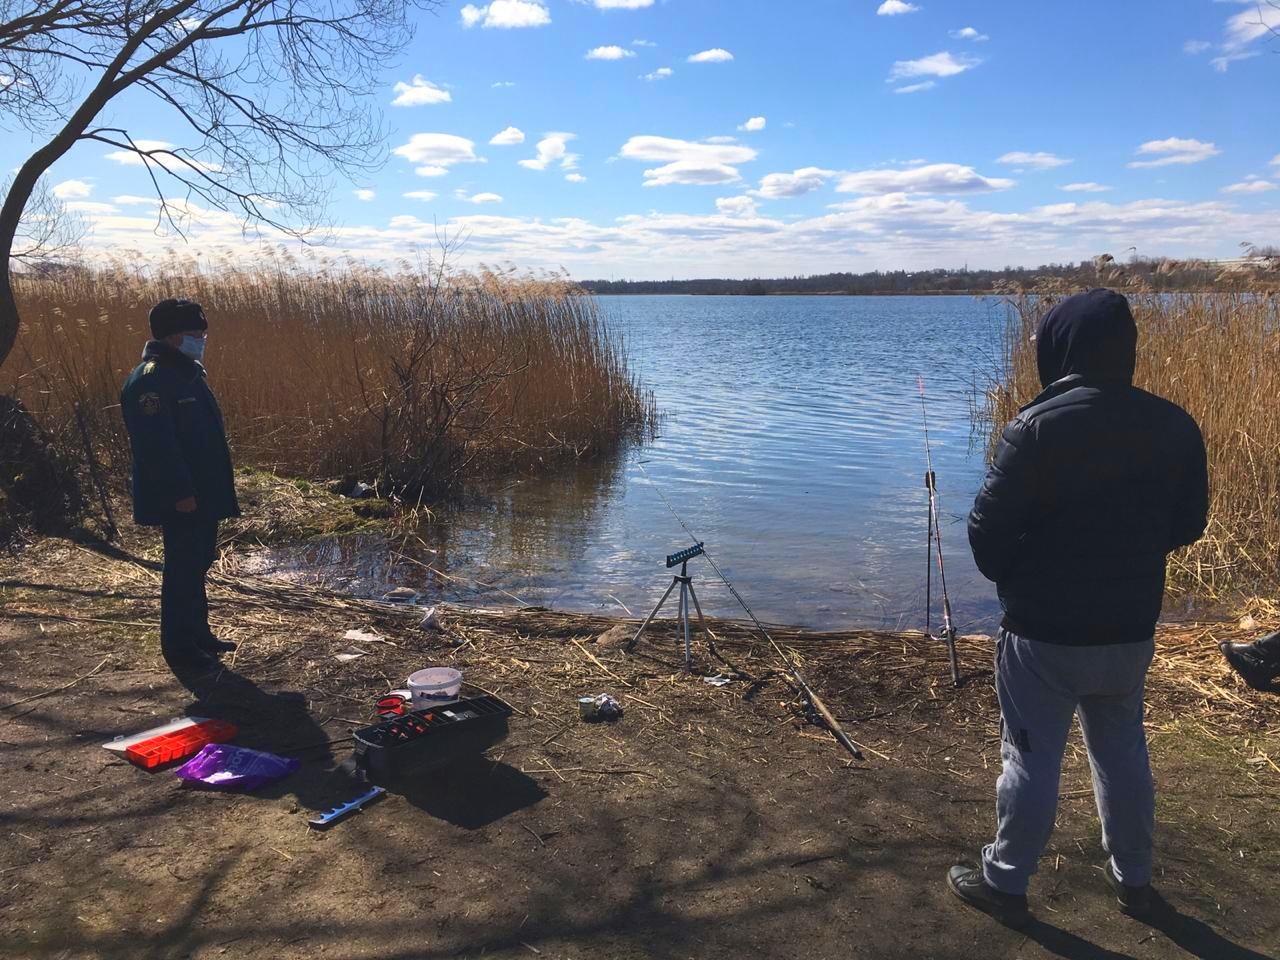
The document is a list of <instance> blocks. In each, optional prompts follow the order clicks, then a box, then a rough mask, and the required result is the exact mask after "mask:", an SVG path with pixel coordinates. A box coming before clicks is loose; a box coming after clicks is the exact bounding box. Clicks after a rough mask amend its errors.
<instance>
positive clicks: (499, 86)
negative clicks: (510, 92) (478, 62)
mask: <svg viewBox="0 0 1280 960" xmlns="http://www.w3.org/2000/svg"><path fill="white" fill-rule="evenodd" d="M514 86H515V81H514V80H495V81H494V82H493V83H491V84H489V89H491V90H505V89H506V88H508V87H514Z"/></svg>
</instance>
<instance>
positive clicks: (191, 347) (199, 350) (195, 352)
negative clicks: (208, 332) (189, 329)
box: [178, 337, 205, 363]
mask: <svg viewBox="0 0 1280 960" xmlns="http://www.w3.org/2000/svg"><path fill="white" fill-rule="evenodd" d="M204 345H205V338H204V337H183V338H182V343H180V344H178V349H179V350H180V351H181V352H182V353H184V354H186V355H187V356H188V357H190V358H191V359H192V360H194V361H196V362H197V363H199V362H200V361H202V360H203V359H204Z"/></svg>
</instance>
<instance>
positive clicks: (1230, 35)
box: [1183, 0, 1280, 73]
mask: <svg viewBox="0 0 1280 960" xmlns="http://www.w3.org/2000/svg"><path fill="white" fill-rule="evenodd" d="M1236 2H1237V3H1239V4H1240V5H1242V6H1244V7H1246V9H1245V10H1243V11H1241V12H1240V13H1237V14H1234V15H1232V16H1231V17H1229V18H1228V19H1227V22H1226V26H1225V27H1224V32H1225V37H1224V38H1223V41H1222V45H1221V47H1219V51H1220V54H1219V56H1216V57H1214V58H1213V59H1212V60H1210V61H1209V62H1210V64H1212V65H1213V68H1214V69H1215V70H1217V71H1218V72H1219V73H1225V72H1226V71H1227V70H1228V69H1229V68H1230V66H1231V64H1233V63H1237V62H1239V61H1241V60H1251V59H1253V58H1254V57H1256V56H1259V55H1260V54H1261V51H1260V50H1258V49H1256V47H1254V44H1255V43H1256V41H1258V40H1261V39H1262V38H1264V37H1270V36H1273V35H1275V34H1280V5H1277V4H1275V3H1272V2H1265V3H1264V2H1262V0H1236ZM1200 43H1202V41H1188V44H1187V45H1185V46H1184V47H1183V49H1184V50H1187V52H1188V53H1191V52H1196V53H1199V52H1201V51H1202V50H1204V49H1206V48H1205V47H1202V46H1200ZM1193 44H1194V45H1195V46H1196V49H1195V50H1194V51H1193V50H1192V49H1191V47H1192V45H1193Z"/></svg>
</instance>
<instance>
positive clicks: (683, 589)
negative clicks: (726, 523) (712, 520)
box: [623, 543, 707, 673]
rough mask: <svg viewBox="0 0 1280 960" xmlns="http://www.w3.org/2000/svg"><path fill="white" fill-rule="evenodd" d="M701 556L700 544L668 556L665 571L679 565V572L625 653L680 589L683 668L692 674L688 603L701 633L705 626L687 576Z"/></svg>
mask: <svg viewBox="0 0 1280 960" xmlns="http://www.w3.org/2000/svg"><path fill="white" fill-rule="evenodd" d="M701 555H702V544H701V543H699V544H697V545H696V546H692V547H689V548H688V549H686V550H680V551H678V552H676V553H673V554H670V555H669V556H668V557H667V569H668V570H669V569H671V568H672V567H674V566H675V565H676V564H680V572H679V573H674V574H672V575H671V585H670V586H668V587H667V592H666V593H664V594H663V595H662V599H660V600H659V601H658V602H657V603H656V604H655V605H654V607H653V609H652V610H651V611H649V616H647V617H645V618H644V623H642V624H640V629H639V630H637V631H636V635H635V636H634V637H632V638H631V641H630V642H629V643H628V644H627V645H626V647H624V648H623V649H625V650H626V651H627V653H630V652H631V651H632V650H634V649H635V648H636V644H638V643H639V642H640V637H641V636H643V635H644V632H645V630H646V629H647V628H648V626H649V624H650V623H652V622H653V618H654V617H656V616H657V615H658V611H660V610H661V609H662V605H663V604H665V603H666V602H667V597H669V596H671V591H672V590H674V589H675V588H676V586H677V585H679V587H680V601H679V604H680V607H679V610H680V612H679V614H678V615H677V617H678V623H679V625H680V629H681V631H682V632H683V633H684V668H685V669H686V670H688V671H689V672H690V673H692V672H693V631H692V629H691V627H690V624H689V601H690V600H692V601H693V608H694V609H695V610H697V611H698V626H699V628H701V629H702V631H703V632H706V629H707V625H706V623H705V622H704V621H703V619H702V604H700V603H698V595H697V594H696V593H694V591H693V577H691V576H689V561H690V560H692V559H693V558H694V557H697V556H701Z"/></svg>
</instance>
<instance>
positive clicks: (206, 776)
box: [174, 743, 301, 790]
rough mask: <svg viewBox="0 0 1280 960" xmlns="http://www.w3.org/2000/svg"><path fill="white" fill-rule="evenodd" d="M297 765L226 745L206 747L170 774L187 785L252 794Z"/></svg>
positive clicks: (297, 765)
mask: <svg viewBox="0 0 1280 960" xmlns="http://www.w3.org/2000/svg"><path fill="white" fill-rule="evenodd" d="M300 764H301V761H299V760H296V759H294V758H292V757H277V756H276V755H275V754H274V753H266V752H265V751H262V750H250V749H249V748H248V747H236V746H232V745H231V744H229V743H210V744H207V745H206V746H205V747H204V748H203V749H202V750H201V751H200V752H199V753H197V754H196V755H195V756H194V757H192V758H191V759H190V760H188V761H187V762H186V763H184V764H183V765H182V766H180V767H179V768H178V769H177V770H175V771H174V773H175V774H176V775H177V776H178V777H179V778H181V779H182V780H185V781H187V782H188V783H202V784H204V785H205V786H209V787H230V788H233V789H236V790H256V789H258V787H260V786H262V785H263V784H264V783H270V782H271V781H272V780H279V779H280V778H281V777H287V776H288V775H289V774H291V773H293V771H295V770H297V769H298V767H299V766H300Z"/></svg>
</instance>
